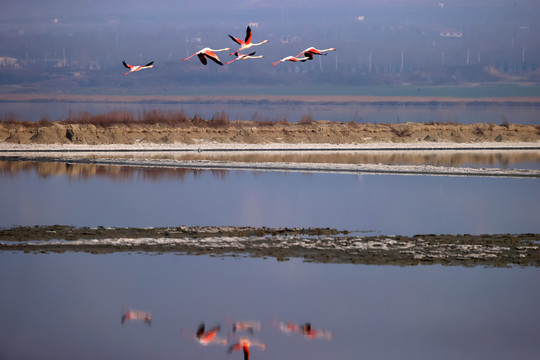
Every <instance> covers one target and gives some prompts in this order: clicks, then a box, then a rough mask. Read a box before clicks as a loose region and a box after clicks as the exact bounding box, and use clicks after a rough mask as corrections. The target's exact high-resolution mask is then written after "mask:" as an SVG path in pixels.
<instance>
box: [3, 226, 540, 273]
mask: <svg viewBox="0 0 540 360" xmlns="http://www.w3.org/2000/svg"><path fill="white" fill-rule="evenodd" d="M539 249H540V234H515V235H514V234H496V235H415V236H412V237H407V236H386V235H378V236H369V235H365V234H358V233H349V232H347V231H339V230H336V229H329V228H308V229H303V228H265V227H263V228H253V227H192V228H189V227H185V226H182V227H166V228H104V227H98V228H88V227H84V228H75V227H71V226H60V225H54V226H34V227H13V228H9V229H0V251H12V252H13V251H24V252H45V253H49V252H54V253H62V252H66V251H70V252H72V251H76V252H89V253H94V254H106V253H115V252H147V253H165V252H169V253H176V254H182V255H183V254H189V255H210V256H250V257H262V258H267V257H271V258H276V259H278V260H281V261H283V260H288V259H289V258H302V259H304V260H305V261H308V262H319V263H347V264H376V265H397V266H411V265H419V264H422V265H431V264H442V265H452V266H489V267H508V266H515V265H519V266H534V267H538V266H540V251H539Z"/></svg>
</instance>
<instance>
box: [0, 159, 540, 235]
mask: <svg viewBox="0 0 540 360" xmlns="http://www.w3.org/2000/svg"><path fill="white" fill-rule="evenodd" d="M12 164H13V165H15V166H14V167H10V166H5V167H4V168H3V170H2V171H0V182H1V184H2V186H1V187H0V198H1V199H2V201H1V202H0V226H12V225H48V224H51V225H52V224H62V225H75V226H100V225H102V226H134V227H142V226H180V225H186V226H197V225H201V226H202V225H234V226H268V227H295V226H298V227H332V228H338V229H344V230H361V231H373V232H375V233H382V234H385V235H389V234H400V235H414V234H418V233H435V234H441V233H444V234H464V233H468V234H482V233H527V232H534V233H537V232H540V221H538V219H539V218H540V207H539V205H538V204H540V191H539V190H540V182H539V180H538V179H514V178H480V177H473V178H469V177H446V176H397V175H360V176H358V175H345V174H302V173H285V172H247V171H227V170H218V171H205V170H190V169H146V168H129V167H106V166H95V165H86V166H85V165H81V166H77V167H75V166H70V165H66V164H63V163H35V164H33V165H32V163H18V162H15V163H12ZM4 165H5V164H4ZM18 166H20V167H18Z"/></svg>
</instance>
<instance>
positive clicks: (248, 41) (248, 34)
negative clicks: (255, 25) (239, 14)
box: [245, 26, 251, 44]
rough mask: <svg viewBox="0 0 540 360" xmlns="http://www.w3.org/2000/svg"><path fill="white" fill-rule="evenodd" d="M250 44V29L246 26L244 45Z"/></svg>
mask: <svg viewBox="0 0 540 360" xmlns="http://www.w3.org/2000/svg"><path fill="white" fill-rule="evenodd" d="M250 42H251V28H250V27H249V26H248V27H247V29H246V41H245V43H246V44H249V43H250Z"/></svg>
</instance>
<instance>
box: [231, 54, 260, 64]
mask: <svg viewBox="0 0 540 360" xmlns="http://www.w3.org/2000/svg"><path fill="white" fill-rule="evenodd" d="M234 55H236V59H233V60H231V61H229V62H226V63H225V65H228V64H230V63H232V62H233V61H236V60H245V59H260V58H263V57H264V55H257V56H253V55H255V51H254V52H252V53H251V54H239V53H237V52H236V53H234Z"/></svg>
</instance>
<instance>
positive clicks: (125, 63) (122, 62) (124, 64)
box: [122, 61, 129, 69]
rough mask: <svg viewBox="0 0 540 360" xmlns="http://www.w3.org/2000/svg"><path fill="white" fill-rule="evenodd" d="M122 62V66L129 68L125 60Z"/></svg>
mask: <svg viewBox="0 0 540 360" xmlns="http://www.w3.org/2000/svg"><path fill="white" fill-rule="evenodd" d="M122 64H124V66H125V67H126V68H128V69H129V66H128V64H126V62H125V61H122Z"/></svg>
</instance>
